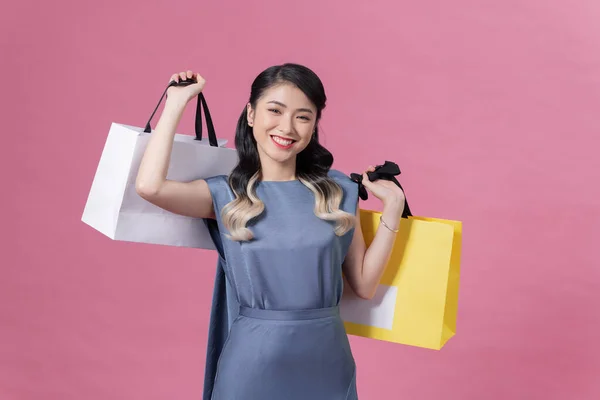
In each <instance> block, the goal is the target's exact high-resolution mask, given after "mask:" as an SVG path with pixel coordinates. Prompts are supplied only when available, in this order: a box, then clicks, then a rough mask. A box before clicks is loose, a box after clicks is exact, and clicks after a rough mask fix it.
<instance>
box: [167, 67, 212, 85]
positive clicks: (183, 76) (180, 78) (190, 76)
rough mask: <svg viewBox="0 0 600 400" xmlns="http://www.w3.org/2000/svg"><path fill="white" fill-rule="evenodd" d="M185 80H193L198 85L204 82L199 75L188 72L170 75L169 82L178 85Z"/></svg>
mask: <svg viewBox="0 0 600 400" xmlns="http://www.w3.org/2000/svg"><path fill="white" fill-rule="evenodd" d="M186 79H195V80H196V82H198V83H200V82H204V78H203V77H202V76H201V75H200V74H198V73H194V72H193V71H190V70H187V71H185V72H179V73H177V74H173V75H171V79H170V80H169V82H172V81H175V82H177V83H179V82H180V81H184V80H186Z"/></svg>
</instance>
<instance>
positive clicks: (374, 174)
mask: <svg viewBox="0 0 600 400" xmlns="http://www.w3.org/2000/svg"><path fill="white" fill-rule="evenodd" d="M396 175H400V167H398V164H396V163H395V162H392V161H386V162H385V163H384V164H382V165H378V166H376V167H375V171H369V172H367V177H368V178H369V181H371V182H373V181H376V180H377V179H385V180H387V181H392V182H394V183H395V184H396V186H398V187H399V188H400V189H402V191H403V192H404V211H403V212H402V218H408V217H412V212H411V211H410V207H409V206H408V201H407V200H406V192H405V191H404V188H403V187H402V185H401V184H400V182H398V180H397V179H396ZM350 179H352V180H353V181H354V182H356V183H358V196H359V197H360V198H361V199H362V200H367V199H368V198H369V194H368V192H367V189H366V188H365V186H364V185H363V183H362V181H363V176H362V174H355V173H352V174H350Z"/></svg>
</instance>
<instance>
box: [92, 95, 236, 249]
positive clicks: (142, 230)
mask: <svg viewBox="0 0 600 400" xmlns="http://www.w3.org/2000/svg"><path fill="white" fill-rule="evenodd" d="M169 86H171V85H169ZM167 89H168V88H167ZM165 94H166V90H165V93H163V97H161V99H160V101H159V103H158V104H159V105H160V103H161V102H162V99H163V98H164V96H165ZM201 104H202V105H203V107H204V111H205V114H206V122H207V127H208V136H209V139H208V140H205V139H202V112H201ZM156 108H157V109H158V106H157V107H156ZM154 113H156V109H155V110H154V112H153V113H152V116H154ZM152 116H151V117H150V120H149V121H148V123H147V124H146V128H140V127H136V126H130V125H124V124H118V123H113V124H112V125H111V127H110V131H109V133H108V138H107V140H106V143H105V146H104V150H103V152H102V156H101V158H100V162H99V164H98V168H97V170H96V174H95V176H94V180H93V182H92V187H91V190H90V192H89V195H88V199H87V203H86V205H85V209H84V211H83V216H82V219H81V220H82V221H83V222H84V223H86V224H87V225H89V226H91V227H92V228H94V229H96V230H97V231H99V232H101V233H102V234H104V235H106V236H108V237H109V238H111V239H113V240H119V241H128V242H139V243H149V244H161V245H168V246H182V247H195V248H202V249H215V245H214V243H213V240H212V239H211V237H210V234H209V232H208V229H207V227H206V224H205V222H204V221H203V220H202V219H199V218H191V217H185V216H181V215H177V214H174V213H171V212H169V211H166V210H164V209H162V208H160V207H157V206H155V205H153V204H151V203H149V202H148V201H146V200H144V199H143V198H141V197H140V196H139V195H138V194H137V193H136V190H135V181H136V177H137V172H138V169H139V166H140V162H141V159H142V156H143V153H144V150H145V148H146V146H147V144H148V140H149V138H150V135H151V134H152V129H151V127H150V121H151V120H152ZM226 143H227V141H226V140H223V139H219V140H217V138H216V135H215V132H214V127H213V126H212V120H211V118H210V113H209V111H208V107H207V105H206V101H205V99H204V96H203V94H202V93H200V95H199V96H198V106H197V109H196V137H193V136H189V135H182V134H179V133H178V134H176V135H175V139H174V142H173V150H172V153H171V162H170V165H169V170H168V174H167V179H172V180H178V181H184V182H188V181H191V180H195V179H206V178H208V177H211V176H215V175H221V174H225V175H228V174H229V173H230V172H231V170H232V169H233V168H234V167H235V165H236V164H237V161H238V157H237V152H236V151H235V150H234V149H229V148H225V147H224V146H225V144H226Z"/></svg>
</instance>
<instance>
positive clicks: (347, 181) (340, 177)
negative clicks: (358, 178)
mask: <svg viewBox="0 0 600 400" xmlns="http://www.w3.org/2000/svg"><path fill="white" fill-rule="evenodd" d="M327 175H328V176H329V178H330V179H333V180H334V181H335V182H336V183H337V184H339V185H340V186H341V187H342V189H344V191H345V192H348V193H349V194H351V195H355V194H356V195H358V184H357V183H356V182H354V181H353V180H352V179H351V178H350V176H349V175H348V174H346V173H344V172H342V171H340V170H338V169H333V168H332V169H330V170H329V172H328V173H327Z"/></svg>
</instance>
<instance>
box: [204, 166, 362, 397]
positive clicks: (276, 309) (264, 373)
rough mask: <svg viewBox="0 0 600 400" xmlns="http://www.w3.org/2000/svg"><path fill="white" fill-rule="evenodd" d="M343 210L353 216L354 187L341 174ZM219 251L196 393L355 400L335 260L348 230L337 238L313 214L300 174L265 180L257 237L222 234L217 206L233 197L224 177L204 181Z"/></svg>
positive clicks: (254, 226) (344, 250)
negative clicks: (201, 381) (236, 238)
mask: <svg viewBox="0 0 600 400" xmlns="http://www.w3.org/2000/svg"><path fill="white" fill-rule="evenodd" d="M329 177H330V178H332V179H334V180H335V181H336V182H337V183H338V184H339V185H340V186H341V187H342V189H343V192H344V196H343V200H342V204H341V208H342V209H343V210H344V211H347V212H349V213H352V214H355V212H356V207H357V205H358V185H357V184H356V183H355V182H353V181H351V180H350V178H349V177H348V176H347V175H345V174H344V173H342V172H340V171H337V170H330V171H329ZM207 182H208V186H209V188H210V191H211V194H212V197H213V204H214V209H215V213H216V215H217V218H216V220H213V219H206V220H205V222H206V224H207V226H208V228H209V231H210V233H211V236H212V239H213V241H214V242H215V245H216V247H217V249H218V253H219V261H218V266H217V276H216V279H215V289H214V293H213V302H212V308H211V320H210V328H209V338H208V348H207V360H206V373H205V384H204V397H203V399H204V400H237V399H240V400H241V399H243V400H279V399H281V400H309V399H310V400H356V399H357V398H358V396H357V391H356V365H355V362H354V358H353V355H352V352H351V349H350V345H349V342H348V337H347V335H346V331H345V328H344V324H343V321H342V320H341V318H340V314H339V308H338V304H339V301H340V298H341V295H342V290H343V280H342V262H343V261H344V258H345V256H346V253H347V251H348V248H349V246H350V243H351V241H352V235H353V233H354V229H352V230H350V231H349V232H348V233H346V234H345V235H343V236H341V237H338V236H336V235H335V233H334V231H333V226H334V223H333V222H329V221H323V220H321V219H320V218H318V217H317V216H315V215H314V212H313V208H314V201H315V199H314V195H313V193H312V192H311V191H310V190H309V189H308V188H307V187H305V186H304V185H303V184H302V183H301V182H300V181H297V180H296V181H284V182H275V181H265V182H260V183H259V184H258V186H257V195H258V197H259V198H260V199H261V200H262V201H263V202H264V203H265V211H264V212H263V214H262V215H261V216H260V217H258V218H257V219H255V220H253V221H251V223H250V224H249V225H248V227H249V228H250V229H251V230H252V231H253V233H254V236H255V239H254V240H252V241H249V242H236V241H232V240H229V239H228V238H227V237H225V235H224V233H225V232H227V231H226V228H225V227H224V226H223V225H222V221H221V217H220V213H221V210H222V209H223V207H224V206H225V205H226V204H227V203H229V202H230V201H232V200H233V199H234V194H233V192H232V191H231V188H230V187H229V184H228V182H227V177H226V176H225V175H219V176H215V177H211V178H209V179H207Z"/></svg>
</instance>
